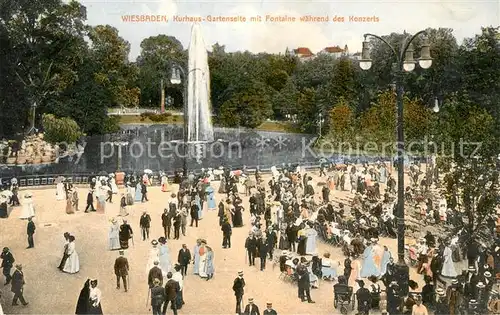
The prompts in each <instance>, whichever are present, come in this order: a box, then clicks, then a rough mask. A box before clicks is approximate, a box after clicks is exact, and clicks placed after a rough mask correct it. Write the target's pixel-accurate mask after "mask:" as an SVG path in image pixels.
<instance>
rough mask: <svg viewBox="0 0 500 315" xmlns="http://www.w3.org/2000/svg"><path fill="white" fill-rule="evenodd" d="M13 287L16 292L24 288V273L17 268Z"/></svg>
mask: <svg viewBox="0 0 500 315" xmlns="http://www.w3.org/2000/svg"><path fill="white" fill-rule="evenodd" d="M11 283H12V287H11V289H10V290H11V291H12V292H14V293H19V292H21V291H22V290H23V286H24V274H23V272H22V271H19V270H17V269H16V271H14V273H13V274H12V282H11Z"/></svg>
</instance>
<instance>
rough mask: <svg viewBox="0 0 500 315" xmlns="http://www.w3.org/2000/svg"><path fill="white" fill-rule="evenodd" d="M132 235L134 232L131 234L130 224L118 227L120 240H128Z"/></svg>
mask: <svg viewBox="0 0 500 315" xmlns="http://www.w3.org/2000/svg"><path fill="white" fill-rule="evenodd" d="M133 234H134V232H132V228H131V227H130V224H127V223H123V224H122V225H120V239H122V240H128V239H129V238H131V237H132V235H133Z"/></svg>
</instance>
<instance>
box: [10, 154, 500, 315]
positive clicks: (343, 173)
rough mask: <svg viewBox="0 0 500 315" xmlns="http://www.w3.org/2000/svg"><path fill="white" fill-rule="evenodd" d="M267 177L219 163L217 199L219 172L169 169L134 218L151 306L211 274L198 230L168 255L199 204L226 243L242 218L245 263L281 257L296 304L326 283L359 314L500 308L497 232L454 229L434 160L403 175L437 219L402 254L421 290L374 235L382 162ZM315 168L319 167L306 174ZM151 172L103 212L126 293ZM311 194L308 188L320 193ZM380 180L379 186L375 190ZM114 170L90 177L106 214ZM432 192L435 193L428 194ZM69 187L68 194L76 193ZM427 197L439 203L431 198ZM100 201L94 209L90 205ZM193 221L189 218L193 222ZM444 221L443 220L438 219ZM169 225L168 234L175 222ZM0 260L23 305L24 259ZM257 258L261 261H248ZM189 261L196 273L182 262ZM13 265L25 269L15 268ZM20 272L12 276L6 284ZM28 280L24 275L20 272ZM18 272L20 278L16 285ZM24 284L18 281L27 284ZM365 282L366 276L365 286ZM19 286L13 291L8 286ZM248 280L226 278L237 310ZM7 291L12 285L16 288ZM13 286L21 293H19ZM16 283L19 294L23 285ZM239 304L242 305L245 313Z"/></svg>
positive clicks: (384, 230)
mask: <svg viewBox="0 0 500 315" xmlns="http://www.w3.org/2000/svg"><path fill="white" fill-rule="evenodd" d="M271 171H272V174H271V175H272V176H271V178H270V180H269V181H268V182H265V181H264V180H263V178H264V176H263V175H262V174H261V173H260V172H259V171H258V170H257V171H256V172H255V174H248V173H247V172H246V171H245V170H243V171H231V170H230V169H224V170H222V171H221V172H220V174H219V175H220V177H221V178H220V186H219V189H218V193H219V194H223V195H224V197H223V198H221V200H220V202H219V203H218V204H217V203H216V198H215V191H216V190H215V189H214V188H213V186H212V184H213V182H215V179H216V178H215V174H214V172H211V171H210V170H208V171H206V170H203V171H202V173H201V174H199V175H198V176H195V175H194V174H193V173H191V174H189V176H188V177H186V178H181V177H179V176H176V178H175V179H174V182H175V183H176V184H178V185H179V189H178V191H177V192H176V193H171V194H169V196H170V197H167V198H166V199H168V200H167V203H166V207H165V209H164V211H163V213H162V214H161V217H160V218H158V220H155V218H151V216H150V215H149V214H148V212H147V211H144V212H143V214H142V215H141V216H140V220H139V227H140V230H141V231H140V234H141V238H142V240H143V241H150V227H151V225H152V224H156V222H160V224H161V226H162V228H163V235H162V236H161V237H159V238H153V239H152V240H151V246H152V247H151V249H150V252H149V256H148V263H147V266H146V269H147V270H146V274H147V282H148V286H149V288H150V292H149V294H150V299H151V300H150V305H151V309H152V311H153V314H160V313H161V314H165V312H166V310H167V308H168V307H170V308H171V309H172V311H173V312H174V314H177V311H178V310H179V309H181V308H182V306H183V305H184V299H183V287H184V285H183V280H184V277H185V276H186V275H187V274H188V273H189V272H191V273H192V274H194V275H198V276H199V277H200V278H202V279H204V280H206V281H210V280H211V279H213V277H214V274H215V270H216V269H215V260H214V255H215V253H214V250H213V248H212V246H209V245H208V244H207V241H206V240H205V239H198V240H197V242H196V244H195V245H194V247H193V249H192V251H190V250H189V249H188V246H187V245H186V244H183V245H182V248H181V249H180V250H179V252H178V255H177V261H176V262H174V260H173V259H172V257H171V248H169V245H168V244H167V241H168V240H170V239H176V240H178V239H180V237H181V234H182V236H186V230H187V225H188V223H189V222H190V227H192V228H194V229H196V228H197V227H198V225H199V221H200V220H202V218H203V214H204V213H203V209H205V208H206V209H209V210H218V212H217V214H218V217H219V225H220V230H221V232H222V248H224V249H228V250H229V249H231V246H232V245H233V246H235V244H232V243H231V236H232V231H233V229H234V228H242V227H244V226H247V227H249V228H250V229H249V232H248V237H247V238H246V240H245V243H244V244H236V246H244V247H245V253H246V255H247V257H246V259H245V261H247V262H248V265H249V266H256V267H257V268H259V270H260V271H262V272H265V271H266V267H267V265H268V264H273V265H275V264H276V265H279V267H280V271H281V273H282V274H281V276H280V278H281V279H282V280H283V281H288V282H290V283H294V284H296V285H297V288H298V291H297V297H298V299H300V300H301V301H303V302H308V303H315V302H314V300H313V299H312V296H311V293H312V292H314V291H311V289H317V288H319V286H320V285H324V281H329V282H330V283H331V284H332V285H333V288H334V300H335V305H336V307H337V306H338V305H340V307H341V309H342V311H343V312H344V311H345V309H346V308H345V305H348V304H351V303H352V305H353V307H354V305H356V306H357V311H358V313H360V314H368V313H369V312H370V311H371V310H373V309H377V310H379V311H380V312H382V313H389V314H403V313H409V314H410V313H411V314H414V315H417V314H427V312H428V311H430V310H432V311H434V312H435V313H436V314H457V313H463V311H464V310H467V312H468V314H482V313H486V312H487V311H491V312H495V311H498V308H499V305H500V303H499V302H498V301H499V300H498V299H499V292H500V291H499V289H500V288H499V286H500V274H499V273H498V271H499V270H500V266H499V264H500V259H499V250H500V240H499V238H498V236H497V235H493V238H492V240H490V242H484V241H479V240H478V241H474V242H468V241H467V240H468V239H469V237H468V235H466V234H465V232H464V231H463V230H462V231H461V232H460V233H458V234H457V235H452V234H451V233H450V231H452V229H451V228H450V226H449V225H451V226H453V224H454V223H456V220H457V219H456V218H457V217H459V216H460V212H459V211H455V210H454V209H451V208H450V207H449V206H447V204H446V199H445V198H443V197H442V196H440V195H439V194H437V195H436V193H435V192H433V191H432V186H433V185H435V184H436V182H437V181H438V180H439V176H437V175H436V173H435V170H434V169H433V168H432V167H431V168H430V171H429V172H426V174H425V176H424V178H423V179H420V175H421V174H422V172H420V170H419V167H418V165H411V166H410V168H409V171H408V174H409V176H410V178H411V181H410V185H409V186H408V188H407V189H406V194H405V201H406V207H407V208H412V209H413V208H415V209H418V211H417V213H418V215H420V216H421V218H420V219H425V220H427V219H429V218H430V219H431V220H433V222H432V223H433V225H434V226H437V227H440V229H439V230H438V231H441V232H443V233H440V234H439V237H437V239H436V235H434V234H433V233H431V232H427V233H426V234H424V235H421V236H422V237H417V242H416V243H415V244H414V245H411V246H409V247H408V257H407V259H408V262H409V263H410V264H412V265H413V267H414V268H415V269H416V271H417V273H418V274H420V275H421V276H422V279H423V282H425V285H424V286H423V287H422V288H420V287H419V285H418V281H414V280H418V279H412V280H410V281H409V283H408V284H407V286H408V287H402V286H406V284H404V285H403V284H402V283H400V281H399V279H398V277H397V276H396V273H397V272H396V267H395V266H396V263H395V261H394V258H393V255H392V253H391V252H390V250H389V249H388V247H387V246H384V245H382V244H381V238H386V237H388V238H395V237H396V232H395V228H396V226H395V219H394V218H395V203H396V200H395V199H396V198H395V195H394V193H395V183H396V182H395V180H394V178H393V177H392V175H391V172H390V171H389V170H388V169H387V166H386V164H385V163H375V164H373V165H369V164H364V165H361V166H359V165H345V164H341V165H335V164H328V165H327V164H323V165H322V166H321V168H320V172H319V180H313V174H307V173H306V172H304V171H302V170H301V169H300V168H292V167H290V166H289V167H284V168H283V169H281V170H278V169H277V168H272V170H271ZM314 177H316V175H314ZM169 185H170V183H169V182H168V178H166V175H164V174H163V175H162V176H161V190H162V191H163V192H167V191H170V189H169ZM149 186H151V178H150V176H149V175H148V174H144V175H143V176H136V175H133V174H131V175H127V176H126V178H125V192H124V193H123V194H121V199H120V213H119V216H120V217H121V220H122V223H121V224H120V223H119V222H118V220H117V219H116V218H112V219H111V224H110V227H109V232H108V244H109V250H118V251H119V257H118V258H117V259H116V261H115V267H114V269H115V275H116V277H117V289H120V288H121V283H123V288H124V290H125V291H128V284H129V282H128V281H129V280H128V272H129V264H128V260H127V258H125V250H128V249H129V242H130V241H132V242H133V241H134V238H133V236H134V233H133V230H132V227H131V226H130V224H129V223H128V220H127V216H128V210H127V208H128V207H129V206H132V205H133V204H134V203H135V202H147V201H148V197H147V191H148V187H149ZM241 186H243V187H244V189H243V190H244V194H245V195H246V196H249V201H248V209H249V214H250V218H249V219H248V220H249V224H248V225H245V224H244V222H243V221H244V220H246V219H245V218H244V215H243V214H244V211H245V205H244V202H243V196H242V193H241V192H240V190H241V189H240V187H241ZM318 187H319V190H320V191H319V193H317V191H316V190H318ZM56 188H57V189H56V198H57V199H61V200H62V199H66V201H67V207H66V212H67V213H68V214H72V213H74V212H75V211H78V193H77V190H76V188H75V187H73V185H71V184H70V183H69V182H67V181H65V180H64V179H61V180H60V181H58V182H57V186H56ZM384 188H385V190H383V189H384ZM17 190H18V188H17V187H16V186H15V185H14V186H13V188H12V189H11V191H12V196H11V198H10V201H12V199H14V203H15V197H14V196H17V194H18V192H17ZM332 191H340V192H343V194H342V196H347V197H343V198H331V196H332V195H334V194H332ZM118 193H119V189H118V187H117V185H116V182H115V179H114V176H111V175H110V176H104V175H101V176H95V177H93V178H92V179H91V180H90V190H89V194H88V198H87V206H86V209H85V212H88V211H89V210H90V211H96V212H100V213H103V212H104V211H105V207H106V203H107V202H109V203H112V197H113V195H114V194H118ZM433 194H434V195H433ZM75 196H76V197H75ZM31 197H32V196H31V194H29V193H26V194H25V200H26V202H23V207H24V210H23V213H22V215H21V217H22V218H26V219H28V227H27V234H28V243H29V244H28V245H29V246H28V248H32V247H34V241H33V235H34V233H35V226H34V223H33V221H32V217H33V216H34V215H35V210H34V206H33V202H32V200H30V198H31ZM435 199H437V200H438V201H437V202H436V201H435ZM96 201H97V205H96V207H95V208H94V202H96ZM189 219H190V220H189ZM491 222H493V228H492V231H493V229H494V228H495V225H494V224H495V218H493V217H492V218H487V220H486V224H488V226H491V224H492V223H491ZM445 225H447V226H445ZM172 226H173V231H172ZM64 238H65V240H66V243H65V245H64V250H63V257H62V259H61V263H60V265H59V269H60V270H62V271H63V272H66V273H76V272H78V271H79V259H78V254H77V251H76V247H75V237H74V236H73V235H70V234H69V233H65V235H64ZM320 240H321V241H323V242H325V243H326V244H328V245H329V246H332V250H334V249H333V248H334V247H338V248H341V250H342V252H343V253H344V257H339V256H334V257H332V255H331V253H330V252H323V253H319V252H318V247H317V242H318V241H320ZM1 258H2V259H3V261H2V267H3V272H4V275H5V276H6V282H7V284H8V283H10V282H11V281H12V283H13V285H12V287H13V289H12V290H13V292H14V293H15V297H14V301H13V305H15V304H17V300H18V299H19V300H20V301H21V303H23V304H27V303H25V301H24V297H23V296H22V285H21V290H20V291H19V283H20V282H19V277H21V278H22V277H23V276H22V266H21V265H17V266H16V271H15V272H14V274H16V272H17V275H16V277H17V278H18V280H14V274H13V275H12V276H11V275H10V274H11V269H12V267H13V264H14V258H13V256H12V253H10V251H9V250H8V248H5V249H4V251H3V253H2V256H1ZM464 259H466V260H467V263H468V268H467V270H463V271H462V270H460V271H459V272H458V271H457V270H456V264H455V263H456V262H458V261H460V260H464ZM256 260H257V265H256ZM191 264H192V268H193V269H192V271H190V270H189V266H190V265H191ZM19 273H20V274H21V276H19ZM15 281H16V285H14V282H15ZM23 281H24V280H23ZM23 281H21V282H23ZM23 283H24V282H23ZM367 283H368V284H367ZM14 287H15V288H14ZM244 287H245V281H244V278H243V272H242V271H240V272H239V273H238V277H237V278H236V279H235V281H234V283H233V287H232V289H233V291H234V294H235V297H236V308H235V312H236V313H237V314H240V313H244V314H259V308H258V306H257V305H256V304H254V300H253V298H249V299H248V304H247V305H246V306H245V307H243V306H244V305H243V296H244ZM14 289H15V290H16V291H14ZM16 292H17V293H16ZM19 292H20V293H19ZM266 306H267V308H266V310H264V312H263V313H264V314H276V311H275V310H274V309H273V308H272V303H271V302H268V303H267V305H266ZM242 310H243V312H242ZM99 313H102V307H101V292H100V290H99V288H98V285H97V280H95V279H88V280H87V281H86V283H85V285H84V288H83V289H82V291H81V294H80V298H79V301H78V306H77V314H99Z"/></svg>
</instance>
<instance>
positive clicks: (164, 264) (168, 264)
mask: <svg viewBox="0 0 500 315" xmlns="http://www.w3.org/2000/svg"><path fill="white" fill-rule="evenodd" d="M158 242H159V243H160V248H159V249H158V260H159V262H160V268H161V272H162V274H163V275H165V276H166V275H167V273H169V272H171V271H172V261H171V260H170V251H169V250H168V247H167V241H166V240H165V238H164V237H160V238H159V239H158Z"/></svg>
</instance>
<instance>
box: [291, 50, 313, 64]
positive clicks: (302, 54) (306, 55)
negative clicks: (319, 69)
mask: <svg viewBox="0 0 500 315" xmlns="http://www.w3.org/2000/svg"><path fill="white" fill-rule="evenodd" d="M290 55H292V56H297V57H298V58H299V59H300V60H302V61H307V60H311V59H313V58H314V54H313V53H312V52H311V50H310V49H309V48H307V47H299V48H297V49H293V50H292V51H291V52H290Z"/></svg>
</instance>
